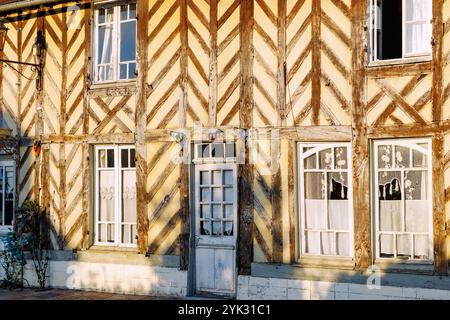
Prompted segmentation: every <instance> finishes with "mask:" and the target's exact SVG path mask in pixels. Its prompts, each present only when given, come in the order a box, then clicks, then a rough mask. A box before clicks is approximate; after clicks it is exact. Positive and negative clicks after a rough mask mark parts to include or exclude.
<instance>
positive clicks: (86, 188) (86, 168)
mask: <svg viewBox="0 0 450 320" xmlns="http://www.w3.org/2000/svg"><path fill="white" fill-rule="evenodd" d="M91 19H92V10H91V7H90V4H88V3H86V7H85V9H84V39H85V41H84V79H83V84H84V92H83V134H84V135H87V134H89V97H88V89H89V82H90V75H89V74H90V62H91V58H90V52H91V22H92V21H91ZM82 157H83V160H82V161H83V164H82V166H83V176H82V180H83V182H82V184H83V196H82V200H81V210H82V214H83V217H84V219H83V224H82V234H83V236H82V240H81V248H82V249H88V247H89V245H90V244H89V233H90V230H89V225H90V223H89V217H90V200H91V190H90V186H91V184H90V177H91V174H90V173H91V168H90V163H91V162H90V159H89V144H88V143H86V142H83V146H82Z"/></svg>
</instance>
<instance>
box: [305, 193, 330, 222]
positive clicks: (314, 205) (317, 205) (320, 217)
mask: <svg viewBox="0 0 450 320" xmlns="http://www.w3.org/2000/svg"><path fill="white" fill-rule="evenodd" d="M305 213H306V221H305V226H306V228H307V229H327V211H326V202H325V200H316V199H307V200H305Z"/></svg>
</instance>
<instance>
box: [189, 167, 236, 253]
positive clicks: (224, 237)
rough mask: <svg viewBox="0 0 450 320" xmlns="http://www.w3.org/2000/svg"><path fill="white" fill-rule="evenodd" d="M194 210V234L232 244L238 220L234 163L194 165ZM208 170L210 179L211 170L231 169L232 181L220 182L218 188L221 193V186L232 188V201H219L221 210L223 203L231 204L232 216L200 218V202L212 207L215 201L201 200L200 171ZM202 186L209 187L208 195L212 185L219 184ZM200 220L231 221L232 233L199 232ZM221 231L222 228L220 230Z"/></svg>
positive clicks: (215, 241)
mask: <svg viewBox="0 0 450 320" xmlns="http://www.w3.org/2000/svg"><path fill="white" fill-rule="evenodd" d="M195 170H196V171H195V172H196V174H195V186H196V187H195V212H196V217H195V230H196V236H198V237H207V238H209V240H208V241H209V242H210V243H211V244H217V245H220V244H227V243H228V244H234V242H235V240H236V238H237V233H238V231H239V230H238V228H237V226H238V221H237V216H238V212H237V208H238V186H237V166H236V164H231V163H222V164H219V163H210V164H200V165H196V166H195ZM205 171H207V172H209V175H210V179H211V175H212V172H213V171H221V172H223V171H232V173H233V182H232V184H231V185H230V184H221V185H220V188H221V190H222V194H223V188H233V199H234V202H227V201H220V202H219V203H220V205H221V207H222V212H223V206H224V205H232V206H233V217H232V218H228V219H227V218H224V217H223V216H222V218H218V219H216V220H215V219H214V218H212V216H211V217H210V218H208V219H206V218H205V219H202V218H201V213H200V212H201V205H202V204H204V203H205V204H209V206H211V207H212V205H213V204H214V203H215V202H213V201H205V202H204V203H203V202H202V201H201V189H202V187H203V186H202V185H201V183H200V172H205ZM204 187H206V188H209V189H210V196H212V192H213V191H212V189H213V188H214V187H219V185H213V184H211V183H210V184H208V185H205V186H204ZM210 210H211V211H210V212H211V215H212V208H210ZM202 221H208V222H209V223H211V222H213V221H220V222H222V223H224V222H231V223H232V224H233V234H232V235H224V234H221V235H212V233H211V234H210V235H202V234H201V222H202ZM210 226H211V232H212V223H211V225H210ZM222 231H223V230H222Z"/></svg>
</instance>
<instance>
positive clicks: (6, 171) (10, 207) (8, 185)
mask: <svg viewBox="0 0 450 320" xmlns="http://www.w3.org/2000/svg"><path fill="white" fill-rule="evenodd" d="M15 177H16V170H15V163H14V161H0V231H1V230H2V229H8V228H10V227H11V226H12V224H13V220H14V203H15V188H16V179H15Z"/></svg>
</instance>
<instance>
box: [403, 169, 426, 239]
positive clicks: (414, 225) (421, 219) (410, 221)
mask: <svg viewBox="0 0 450 320" xmlns="http://www.w3.org/2000/svg"><path fill="white" fill-rule="evenodd" d="M427 180H428V172H427V171H405V198H406V200H405V225H406V231H407V232H427V231H428V215H427V213H428V211H429V208H428V201H427V199H428V194H427V192H428V187H427V185H428V184H427Z"/></svg>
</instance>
